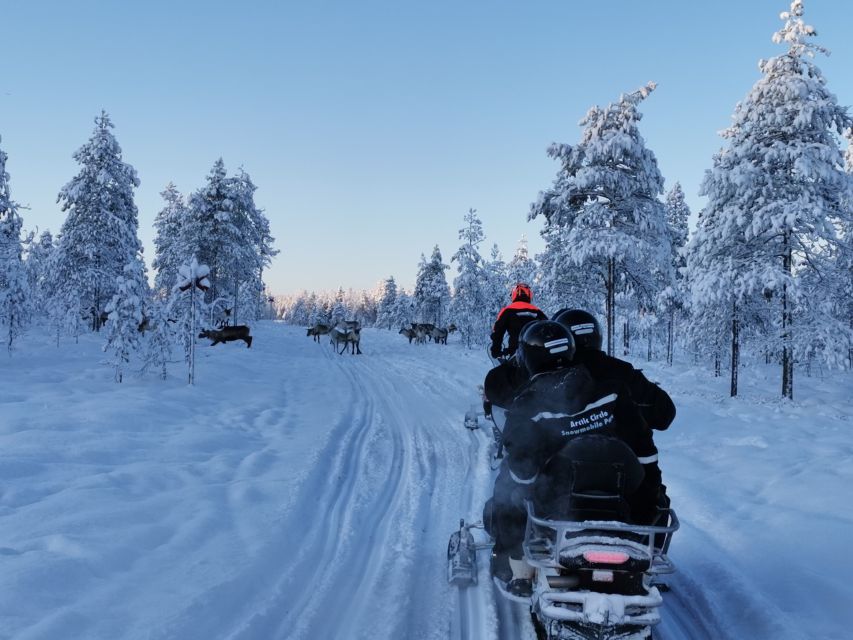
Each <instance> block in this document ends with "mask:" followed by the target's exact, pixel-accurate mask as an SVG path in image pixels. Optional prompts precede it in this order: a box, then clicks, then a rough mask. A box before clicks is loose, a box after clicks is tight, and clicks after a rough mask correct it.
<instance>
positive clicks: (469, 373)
mask: <svg viewBox="0 0 853 640" xmlns="http://www.w3.org/2000/svg"><path fill="white" fill-rule="evenodd" d="M253 333H254V335H255V342H254V343H253V347H252V349H245V348H243V347H242V346H237V345H233V344H231V345H220V346H217V347H215V348H208V347H203V348H201V349H200V350H199V354H200V359H199V363H198V368H197V385H196V387H195V388H190V387H187V386H186V385H185V384H183V375H184V374H183V371H182V368H181V366H180V365H177V364H176V365H174V366H173V369H172V372H171V373H172V377H171V378H170V379H169V380H167V381H165V382H163V381H160V380H157V379H154V378H152V377H147V378H138V377H128V378H127V379H126V382H125V383H124V384H122V385H116V384H114V383H113V382H112V380H111V372H110V370H109V369H108V368H107V367H105V366H103V365H100V364H98V361H99V358H100V356H99V346H100V345H99V342H98V339H97V338H96V337H94V336H84V337H83V338H82V339H81V341H80V344H78V345H75V344H72V343H67V344H62V345H61V346H60V347H59V348H58V349H57V347H56V346H55V345H54V344H52V343H51V342H50V340H48V339H47V338H44V339H43V340H42V339H41V338H40V337H39V336H38V334H35V335H31V336H28V338H27V339H26V340H25V341H24V342H23V344H22V347H21V350H20V351H19V352H17V353H16V354H15V355H14V356H13V358H11V359H9V360H8V361H7V363H6V364H4V366H3V368H2V369H0V416H2V419H0V569H2V570H0V593H2V594H3V597H2V598H0V638H15V639H17V638H22V639H27V640H29V639H40V640H47V639H50V640H53V639H56V640H60V639H62V640H64V639H67V638H87V639H88V638H92V639H101V638H103V639H107V638H109V639H111V640H112V639H115V638H128V639H141V638H146V639H151V638H154V639H181V640H184V639H188V640H192V639H199V640H201V639H205V640H208V639H211V638H217V639H219V638H223V639H229V640H238V639H239V640H277V639H285V638H287V639H291V638H292V639H294V640H297V639H302V638H305V639H308V638H310V639H312V640H313V639H327V638H341V639H346V640H350V639H352V640H359V639H361V638H370V639H385V638H387V639H389V640H390V639H395V640H397V639H409V638H411V639H424V640H432V639H434V640H443V639H446V638H452V639H454V640H463V639H466V640H510V639H512V640H517V639H525V640H526V639H530V638H533V637H535V636H534V634H533V631H532V627H531V625H530V622H529V620H528V615H527V612H526V611H525V610H524V608H523V607H521V606H518V605H510V604H508V603H506V602H504V601H503V600H502V599H500V598H496V597H495V593H494V590H493V587H492V585H491V583H490V582H489V580H488V575H487V570H486V567H487V562H486V559H487V558H486V555H485V554H483V555H482V556H481V563H480V565H481V568H480V584H479V586H477V587H476V588H469V589H466V590H461V591H459V590H456V589H453V588H451V587H449V586H447V584H446V580H445V578H446V573H445V572H446V566H445V549H446V544H447V539H448V536H449V534H450V533H451V532H452V531H453V530H454V528H455V527H456V526H457V525H458V521H459V518H460V517H464V518H466V519H478V518H479V514H480V510H481V508H482V504H483V502H484V500H485V498H486V497H487V495H488V493H489V492H490V490H491V472H490V470H489V465H488V459H487V458H488V451H487V447H488V442H489V435H488V434H487V433H486V432H485V431H479V432H469V431H467V430H466V429H464V428H463V426H462V417H463V414H464V412H465V410H466V409H467V408H468V407H469V406H470V405H471V404H472V403H475V402H476V400H477V394H476V385H477V384H478V382H479V381H480V380H481V379H482V376H483V373H484V372H485V370H486V368H487V367H488V362H487V360H486V358H485V356H484V355H483V354H482V353H481V352H480V351H467V350H465V349H464V348H462V346H461V345H459V344H458V343H457V344H453V341H452V340H451V344H450V345H448V346H446V347H445V346H437V345H433V344H427V345H421V346H418V345H409V344H408V343H407V342H406V340H405V339H404V338H403V337H402V336H399V335H397V334H396V333H394V332H386V331H378V330H366V331H365V332H364V336H363V338H362V340H363V343H362V348H363V350H364V355H361V356H351V355H349V354H346V355H341V356H338V355H336V354H334V353H333V352H332V350H331V348H330V347H329V345H328V344H327V341H326V340H325V339H324V340H323V341H322V343H321V344H316V343H314V342H312V340H311V339H310V338H307V337H306V336H305V330H304V329H300V328H297V327H288V326H285V325H281V324H277V323H258V324H257V326H255V327H254V329H253ZM650 377H652V379H655V380H660V381H661V382H662V383H663V384H664V386H665V387H667V388H669V389H671V390H672V392H673V395H674V397H675V399H676V403H677V404H678V407H679V417H678V418H677V420H676V423H675V424H674V425H673V427H672V428H671V430H670V431H669V432H666V433H664V434H660V436H659V437H658V444H659V447H660V448H661V452H662V453H661V455H662V467H663V470H664V478H665V480H666V481H667V484H668V485H669V487H670V494H671V495H672V496H673V499H674V504H675V506H676V508H677V509H678V511H679V514H680V515H681V519H682V522H683V530H682V531H681V532H680V533H679V534H678V536H677V537H676V539H675V542H674V544H673V549H672V554H671V555H672V557H673V559H674V560H675V562H676V564H677V565H678V567H679V574H678V575H677V576H675V577H674V578H673V579H672V580H671V581H670V584H671V585H672V587H673V591H672V592H671V593H669V594H667V595H666V597H665V605H664V608H663V611H662V615H663V618H664V622H663V623H662V625H661V627H660V628H659V630H658V632H657V633H656V638H661V639H663V640H685V639H690V640H701V639H704V638H714V639H715V640H716V639H718V638H732V639H735V638H737V639H740V638H801V637H809V638H827V639H828V638H842V637H846V636H844V635H843V634H844V633H846V630H847V629H849V628H850V626H851V625H853V616H851V613H850V611H849V608H847V607H844V606H843V603H845V602H849V601H850V598H851V596H853V589H851V587H850V586H849V583H848V582H846V577H847V576H849V574H850V573H849V572H850V571H851V570H853V567H851V560H850V556H849V554H847V553H846V549H847V545H848V543H849V539H850V537H851V533H853V528H851V522H853V513H852V512H853V507H851V506H850V504H849V501H846V502H845V501H844V500H843V499H842V498H841V495H843V494H842V491H841V489H840V488H839V487H843V486H844V483H845V482H846V483H847V484H848V485H849V481H850V478H851V476H853V468H851V462H853V439H851V435H850V427H851V418H850V413H851V412H850V401H849V400H847V399H845V396H844V395H843V389H844V385H847V386H849V382H850V379H849V377H843V376H841V377H838V378H837V379H833V381H832V383H831V384H830V383H829V382H826V381H818V380H816V379H815V380H813V381H812V382H811V383H807V382H806V381H802V384H803V386H804V387H807V386H808V385H809V384H811V387H812V391H813V393H814V394H815V398H814V399H813V400H808V401H806V402H804V403H801V404H795V405H791V406H788V407H782V408H780V407H778V406H776V405H771V404H769V402H767V399H766V398H765V396H764V395H762V394H764V393H765V391H764V387H762V386H761V385H760V384H759V385H758V386H757V387H756V390H755V391H754V392H753V393H752V396H751V397H749V396H748V397H747V398H744V399H740V400H737V401H728V400H727V399H724V398H722V397H721V396H720V395H719V390H718V389H716V387H715V386H714V385H715V384H717V381H714V380H713V379H709V378H707V377H706V376H705V374H704V373H703V372H695V371H692V370H690V369H687V368H676V369H674V370H669V369H665V368H658V367H652V373H651V374H650ZM833 384H835V385H836V386H833ZM804 393H805V391H804ZM820 394H823V395H820ZM767 397H772V396H771V394H770V392H769V391H768V392H767ZM779 434H785V437H781V436H780V435H779ZM817 529H820V534H818V533H816V530H817ZM809 535H811V538H810V537H809ZM788 536H791V538H789V537H788ZM816 536H817V537H820V539H821V544H817V543H816V542H815V540H816V539H817V537H816ZM815 567H822V569H821V570H820V571H818V570H816V569H815ZM797 612H803V613H805V616H802V617H800V616H798V615H797ZM821 612H822V614H823V615H820V614H821Z"/></svg>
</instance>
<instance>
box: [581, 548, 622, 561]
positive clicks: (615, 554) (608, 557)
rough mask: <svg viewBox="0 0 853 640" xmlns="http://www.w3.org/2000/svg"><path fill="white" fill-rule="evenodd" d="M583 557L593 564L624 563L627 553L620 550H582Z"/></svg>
mask: <svg viewBox="0 0 853 640" xmlns="http://www.w3.org/2000/svg"><path fill="white" fill-rule="evenodd" d="M583 559H584V560H586V561H587V562H592V563H595V564H625V563H626V562H628V554H627V553H622V552H620V551H584V553H583Z"/></svg>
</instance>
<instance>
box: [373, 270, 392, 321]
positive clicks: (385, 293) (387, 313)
mask: <svg viewBox="0 0 853 640" xmlns="http://www.w3.org/2000/svg"><path fill="white" fill-rule="evenodd" d="M396 304H397V282H396V281H395V280H394V276H390V277H389V278H388V279H387V280H385V282H384V283H383V287H382V297H381V298H380V299H379V307H378V309H377V318H376V325H377V326H378V327H384V328H386V329H391V328H392V327H393V326H394V324H395V320H396V318H395V313H394V308H395V306H396Z"/></svg>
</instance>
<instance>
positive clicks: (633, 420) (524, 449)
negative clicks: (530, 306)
mask: <svg viewBox="0 0 853 640" xmlns="http://www.w3.org/2000/svg"><path fill="white" fill-rule="evenodd" d="M574 353H575V347H574V340H573V337H572V334H571V332H569V331H568V330H567V329H566V328H565V327H564V326H562V325H560V324H558V323H556V322H550V321H540V322H535V323H533V324H531V325H529V326H528V327H526V328H525V330H524V332H523V333H522V338H521V341H520V344H519V351H518V354H517V357H518V359H519V363H520V364H521V365H522V366H523V367H525V368H526V370H527V373H528V374H529V376H530V381H529V382H528V384H527V386H526V387H524V389H523V391H522V392H521V393H520V394H519V395H518V396H517V397H516V398H515V400H514V401H513V402H512V404H511V405H510V407H509V410H508V412H507V421H506V426H505V428H504V432H503V441H504V447H505V449H506V458H505V461H504V463H503V464H502V467H501V471H500V474H499V476H498V478H497V480H496V482H495V491H494V497H493V501H492V505H491V510H492V522H493V523H494V526H493V529H494V531H493V535H494V536H495V554H501V553H503V554H506V555H508V557H509V560H510V562H509V564H510V565H511V567H512V570H513V580H512V581H511V583H510V589H511V590H512V587H513V586H514V585H513V584H512V583H516V585H515V586H520V585H518V582H525V576H524V573H523V571H524V569H523V567H521V565H520V564H519V562H520V561H521V560H522V551H521V543H522V541H523V537H524V522H525V521H526V513H525V511H524V500H525V499H527V498H529V497H530V496H531V495H532V489H533V488H534V483H537V482H538V483H540V484H541V483H542V482H547V478H540V476H539V474H540V471H542V469H543V468H544V467H545V465H546V463H547V462H548V460H549V459H551V458H552V457H553V456H554V455H555V454H557V453H558V452H559V451H560V450H561V449H562V448H563V447H564V446H565V445H566V444H567V443H568V442H570V441H571V440H573V439H575V438H577V437H579V436H582V435H606V436H611V437H615V438H617V439H619V440H621V441H623V442H625V443H626V444H627V445H628V446H629V447H630V448H631V450H632V451H633V452H634V454H635V455H636V456H637V457H638V459H639V461H640V462H641V463H642V464H643V470H644V472H645V473H644V478H643V481H642V483H641V484H640V487H639V489H637V491H636V492H634V493H633V495H631V496H628V502H629V504H630V509H631V520H632V521H634V522H637V523H651V522H652V521H653V520H654V519H655V517H656V515H657V505H658V493H659V490H660V486H661V474H660V469H659V468H658V465H657V450H656V448H655V445H654V442H653V440H652V432H651V430H650V429H649V427H648V425H647V424H646V422H645V421H644V420H643V417H642V415H641V414H640V411H639V410H638V408H637V406H636V405H635V404H634V402H633V401H632V400H631V394H630V392H629V390H628V389H627V387H626V385H625V384H624V382H621V381H619V380H617V379H613V378H610V379H600V380H595V379H593V377H592V375H591V374H590V372H589V370H588V369H587V368H586V367H585V366H583V365H581V364H577V363H575V362H573V356H574ZM519 570H520V571H521V573H519ZM516 574H518V575H516ZM526 578H529V576H526ZM528 584H529V583H528ZM523 591H524V589H520V590H519V593H521V592H523Z"/></svg>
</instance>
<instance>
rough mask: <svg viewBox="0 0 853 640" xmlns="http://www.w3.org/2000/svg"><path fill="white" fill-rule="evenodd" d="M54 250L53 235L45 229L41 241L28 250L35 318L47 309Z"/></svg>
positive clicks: (30, 285)
mask: <svg viewBox="0 0 853 640" xmlns="http://www.w3.org/2000/svg"><path fill="white" fill-rule="evenodd" d="M53 248H54V247H53V235H52V234H51V233H50V231H49V230H47V229H45V230H44V231H42V233H41V235H40V236H39V239H38V240H37V241H35V242H32V243H31V244H30V246H29V248H28V250H27V259H26V260H25V261H24V266H25V269H26V274H27V289H28V290H29V292H30V309H31V311H32V313H33V315H34V316H38V315H39V314H42V313H44V311H45V308H46V304H47V296H46V295H45V290H46V286H47V282H46V280H47V278H48V276H49V274H48V272H47V268H48V264H49V260H50V256H51V253H52V252H53Z"/></svg>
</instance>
